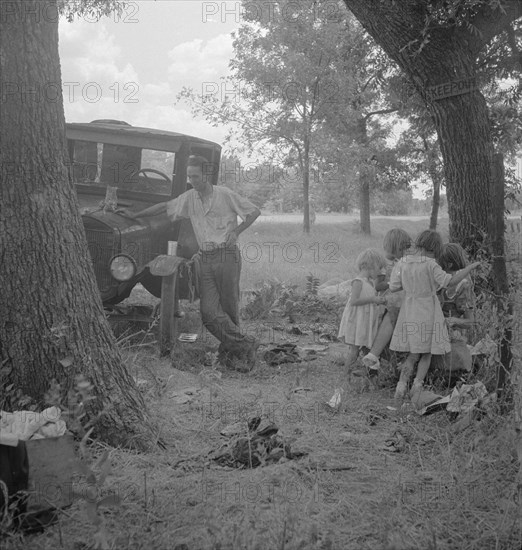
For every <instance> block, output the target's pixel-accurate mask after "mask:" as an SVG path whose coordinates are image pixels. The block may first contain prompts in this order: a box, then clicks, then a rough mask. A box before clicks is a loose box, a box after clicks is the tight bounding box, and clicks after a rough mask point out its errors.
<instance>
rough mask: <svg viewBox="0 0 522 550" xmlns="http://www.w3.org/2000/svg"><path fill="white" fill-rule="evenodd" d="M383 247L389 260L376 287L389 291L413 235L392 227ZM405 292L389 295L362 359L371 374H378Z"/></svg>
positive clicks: (385, 236)
mask: <svg viewBox="0 0 522 550" xmlns="http://www.w3.org/2000/svg"><path fill="white" fill-rule="evenodd" d="M382 247H383V249H384V253H385V256H386V259H387V260H388V263H387V266H386V275H385V276H384V277H383V280H382V281H379V282H378V283H377V284H376V285H375V288H376V289H377V291H385V292H388V290H389V281H390V276H391V273H392V271H393V268H394V267H395V264H396V263H397V262H398V261H399V260H400V259H401V258H402V257H403V256H404V254H407V253H408V251H409V249H410V247H411V237H410V236H409V235H408V233H406V231H404V229H400V228H398V227H395V228H393V229H390V230H389V231H388V232H387V233H386V235H384V240H383V243H382ZM403 294H404V293H403V292H395V293H394V294H388V295H387V302H386V311H385V313H384V317H383V319H382V322H381V324H380V325H379V330H378V331H377V336H376V337H375V340H374V341H373V343H372V346H371V348H370V352H369V353H368V354H367V355H365V356H364V357H363V359H362V363H363V365H364V366H365V367H367V368H368V369H369V374H370V376H371V375H372V373H373V374H376V373H377V372H378V371H379V367H380V359H379V356H380V354H381V353H382V351H383V350H384V348H385V347H386V346H387V345H388V344H389V343H390V340H391V337H392V335H393V330H394V329H395V325H396V324H397V318H398V317H399V310H400V307H401V303H402V299H403Z"/></svg>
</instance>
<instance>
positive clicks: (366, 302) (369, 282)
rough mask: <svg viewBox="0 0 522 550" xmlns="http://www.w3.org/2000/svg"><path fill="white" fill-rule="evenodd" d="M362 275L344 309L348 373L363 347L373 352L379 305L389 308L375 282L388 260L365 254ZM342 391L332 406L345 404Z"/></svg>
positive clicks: (341, 334) (342, 329) (341, 335)
mask: <svg viewBox="0 0 522 550" xmlns="http://www.w3.org/2000/svg"><path fill="white" fill-rule="evenodd" d="M355 266H356V268H357V271H358V272H359V275H358V276H357V277H355V279H353V280H352V290H351V294H350V299H349V300H348V303H347V304H346V307H345V308H344V312H343V316H342V318H341V324H340V326H339V336H338V337H339V339H340V340H344V342H345V343H346V344H348V345H349V350H348V357H347V358H346V362H345V365H346V367H347V368H348V369H350V368H351V367H352V365H353V364H354V363H355V361H356V360H357V357H358V355H359V349H360V348H361V346H364V347H367V348H370V347H371V345H372V343H373V340H374V338H375V336H376V334H377V328H378V326H379V313H380V312H379V309H378V307H377V306H378V305H381V304H385V303H386V298H385V297H384V296H377V291H376V290H375V286H374V284H375V281H376V280H377V277H378V276H379V275H380V273H381V272H382V270H383V268H384V267H385V266H386V260H385V258H384V256H383V255H382V254H381V253H380V252H379V251H378V250H376V249H374V248H368V249H366V250H364V251H363V252H361V253H360V254H359V256H358V257H357V260H356V261H355ZM341 393H342V390H341V389H337V390H335V393H334V395H333V397H332V398H331V399H330V401H329V402H328V404H329V405H330V406H331V407H332V408H337V407H338V406H339V405H340V403H341Z"/></svg>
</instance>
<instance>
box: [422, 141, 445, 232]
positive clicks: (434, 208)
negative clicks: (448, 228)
mask: <svg viewBox="0 0 522 550" xmlns="http://www.w3.org/2000/svg"><path fill="white" fill-rule="evenodd" d="M422 141H423V144H424V151H425V155H426V162H427V164H428V174H429V175H430V178H431V182H432V184H433V196H432V198H431V214H430V229H431V230H432V231H436V229H437V221H438V217H439V208H440V186H441V177H440V173H439V171H438V170H437V158H436V157H437V155H436V153H435V152H434V151H433V148H434V147H435V146H432V147H430V145H429V143H428V141H427V140H426V139H425V138H423V140H422Z"/></svg>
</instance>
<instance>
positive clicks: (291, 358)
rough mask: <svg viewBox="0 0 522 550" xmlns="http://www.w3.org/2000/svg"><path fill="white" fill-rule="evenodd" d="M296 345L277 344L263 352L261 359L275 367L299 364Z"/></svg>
mask: <svg viewBox="0 0 522 550" xmlns="http://www.w3.org/2000/svg"><path fill="white" fill-rule="evenodd" d="M296 348H297V346H296V344H278V345H276V346H274V347H272V348H270V349H269V350H267V351H265V353H264V355H263V359H264V360H265V361H266V362H267V363H268V364H269V365H270V366H271V367H276V366H277V365H281V364H283V363H300V362H301V361H302V359H301V357H299V353H298V351H297V349H296Z"/></svg>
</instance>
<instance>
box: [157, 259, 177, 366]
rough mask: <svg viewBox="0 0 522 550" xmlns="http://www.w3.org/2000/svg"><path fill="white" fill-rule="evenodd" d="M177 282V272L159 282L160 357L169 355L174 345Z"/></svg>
mask: <svg viewBox="0 0 522 550" xmlns="http://www.w3.org/2000/svg"><path fill="white" fill-rule="evenodd" d="M177 280H178V270H177V269H176V271H175V272H174V274H173V275H166V276H165V277H163V280H162V281H161V306H160V355H162V356H165V355H169V354H170V352H171V351H172V348H173V347H174V346H175V343H176V336H177V328H178V327H177V323H178V320H177V317H176V315H175V313H176V302H177Z"/></svg>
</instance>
